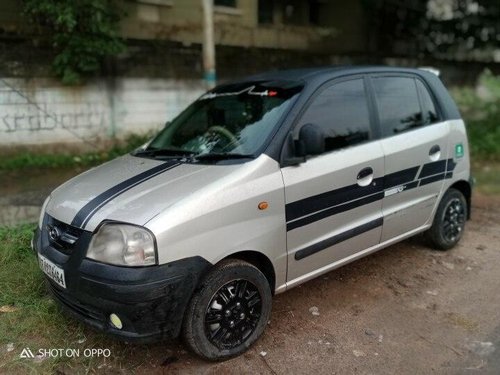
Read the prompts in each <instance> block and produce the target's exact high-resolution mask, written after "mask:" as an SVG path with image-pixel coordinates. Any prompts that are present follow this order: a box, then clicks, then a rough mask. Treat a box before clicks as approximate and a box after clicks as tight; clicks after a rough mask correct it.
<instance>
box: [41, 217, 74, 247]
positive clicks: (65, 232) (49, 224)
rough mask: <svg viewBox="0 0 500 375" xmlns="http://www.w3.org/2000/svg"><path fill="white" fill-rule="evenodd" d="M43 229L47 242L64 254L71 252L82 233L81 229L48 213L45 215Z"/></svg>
mask: <svg viewBox="0 0 500 375" xmlns="http://www.w3.org/2000/svg"><path fill="white" fill-rule="evenodd" d="M45 230H46V233H47V237H48V239H49V244H50V245H51V246H52V247H53V248H55V249H57V250H59V251H61V252H63V253H66V254H71V253H72V252H73V249H74V246H75V243H76V241H78V239H79V238H80V236H81V235H82V233H83V229H80V228H77V227H73V226H71V225H69V224H66V223H63V222H62V221H59V220H57V219H55V218H53V217H52V216H50V215H47V218H46V221H45Z"/></svg>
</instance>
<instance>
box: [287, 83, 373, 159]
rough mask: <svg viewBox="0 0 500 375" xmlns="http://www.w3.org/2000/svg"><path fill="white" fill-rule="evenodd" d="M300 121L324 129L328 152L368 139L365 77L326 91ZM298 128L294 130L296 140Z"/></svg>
mask: <svg viewBox="0 0 500 375" xmlns="http://www.w3.org/2000/svg"><path fill="white" fill-rule="evenodd" d="M300 123H301V124H302V125H305V124H313V125H317V126H319V127H320V128H321V131H322V133H323V136H324V138H325V151H326V152H328V151H333V150H337V149H340V148H343V147H348V146H353V145H355V144H358V143H362V142H365V141H367V140H368V139H369V138H370V115H369V110H368V103H367V100H366V94H365V87H364V82H363V79H354V80H349V81H344V82H339V83H336V84H333V85H332V86H330V87H328V88H326V89H325V90H323V91H322V92H321V93H320V94H319V95H318V96H317V97H316V98H315V99H314V101H313V102H312V103H311V105H310V106H309V107H308V108H307V110H306V112H305V113H304V115H303V117H302V119H301V122H300ZM299 130H300V129H296V131H295V134H294V135H295V139H297V137H298V132H299Z"/></svg>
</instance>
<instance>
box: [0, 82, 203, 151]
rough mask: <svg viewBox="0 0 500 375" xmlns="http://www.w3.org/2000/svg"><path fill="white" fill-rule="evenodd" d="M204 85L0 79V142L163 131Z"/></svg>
mask: <svg viewBox="0 0 500 375" xmlns="http://www.w3.org/2000/svg"><path fill="white" fill-rule="evenodd" d="M203 87H204V86H203V82H202V81H198V80H192V81H189V80H183V81H180V80H171V79H142V78H119V79H116V80H114V81H113V83H112V85H111V84H107V82H106V81H105V80H100V81H95V82H90V83H88V84H86V85H84V86H78V87H68V86H63V85H61V84H60V83H59V82H57V81H56V80H51V79H43V78H36V79H19V78H0V145H5V146H20V145H31V144H43V143H73V142H76V143H81V142H94V141H96V140H100V139H106V138H108V137H110V136H111V135H112V134H113V133H115V134H116V135H117V136H118V137H120V136H124V135H126V134H128V133H144V132H147V131H149V130H152V129H159V128H160V127H162V126H163V125H164V124H165V122H166V121H167V120H171V119H172V118H173V117H175V116H176V115H177V114H179V113H180V111H182V110H183V109H184V108H185V107H186V106H187V105H188V104H189V103H191V102H192V101H193V100H195V99H196V98H197V97H198V96H199V95H201V93H202V92H203V91H204V89H203Z"/></svg>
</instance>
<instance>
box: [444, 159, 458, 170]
mask: <svg viewBox="0 0 500 375" xmlns="http://www.w3.org/2000/svg"><path fill="white" fill-rule="evenodd" d="M456 166H457V163H455V160H453V159H448V164H446V172H453V171H454V170H455V167H456Z"/></svg>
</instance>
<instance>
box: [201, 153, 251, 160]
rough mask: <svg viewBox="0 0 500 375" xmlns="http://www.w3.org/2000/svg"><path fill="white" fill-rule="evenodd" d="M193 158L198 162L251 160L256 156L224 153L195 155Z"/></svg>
mask: <svg viewBox="0 0 500 375" xmlns="http://www.w3.org/2000/svg"><path fill="white" fill-rule="evenodd" d="M193 158H194V159H196V160H228V159H250V158H254V155H252V154H231V153H227V152H223V153H211V154H201V155H194V156H193Z"/></svg>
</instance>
